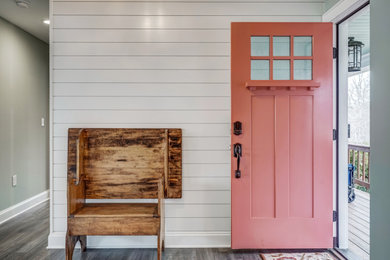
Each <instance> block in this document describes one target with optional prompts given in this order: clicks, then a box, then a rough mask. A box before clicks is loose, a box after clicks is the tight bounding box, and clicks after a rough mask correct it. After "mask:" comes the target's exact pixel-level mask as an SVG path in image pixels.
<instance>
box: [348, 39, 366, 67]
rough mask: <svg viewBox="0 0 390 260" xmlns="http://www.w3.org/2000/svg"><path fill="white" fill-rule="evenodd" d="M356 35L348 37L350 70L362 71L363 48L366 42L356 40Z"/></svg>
mask: <svg viewBox="0 0 390 260" xmlns="http://www.w3.org/2000/svg"><path fill="white" fill-rule="evenodd" d="M354 39H355V37H348V71H349V72H355V71H360V69H361V68H362V48H363V46H364V44H363V43H362V42H359V41H355V40H354Z"/></svg>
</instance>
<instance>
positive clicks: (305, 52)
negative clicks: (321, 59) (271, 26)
mask: <svg viewBox="0 0 390 260" xmlns="http://www.w3.org/2000/svg"><path fill="white" fill-rule="evenodd" d="M294 56H312V38H311V36H295V37H294Z"/></svg>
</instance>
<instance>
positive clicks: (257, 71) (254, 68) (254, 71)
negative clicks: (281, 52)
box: [251, 60, 269, 80]
mask: <svg viewBox="0 0 390 260" xmlns="http://www.w3.org/2000/svg"><path fill="white" fill-rule="evenodd" d="M251 80H269V60H251Z"/></svg>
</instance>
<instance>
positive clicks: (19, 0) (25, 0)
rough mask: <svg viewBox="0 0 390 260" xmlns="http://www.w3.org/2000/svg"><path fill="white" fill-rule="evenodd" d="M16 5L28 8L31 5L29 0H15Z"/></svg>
mask: <svg viewBox="0 0 390 260" xmlns="http://www.w3.org/2000/svg"><path fill="white" fill-rule="evenodd" d="M15 3H16V5H17V6H19V7H22V8H29V7H30V5H31V0H15Z"/></svg>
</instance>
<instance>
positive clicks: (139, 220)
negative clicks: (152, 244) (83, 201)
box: [68, 215, 160, 236]
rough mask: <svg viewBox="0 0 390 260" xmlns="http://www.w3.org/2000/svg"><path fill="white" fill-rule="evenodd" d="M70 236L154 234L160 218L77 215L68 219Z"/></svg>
mask: <svg viewBox="0 0 390 260" xmlns="http://www.w3.org/2000/svg"><path fill="white" fill-rule="evenodd" d="M68 225H69V232H70V235H71V236H80V235H88V236H120V235H123V236H130V235H131V236H135V235H141V236H153V235H154V236H156V235H158V232H159V228H160V218H153V217H151V218H150V217H147V218H146V217H135V218H132V217H104V218H101V217H99V216H97V217H87V218H79V217H77V215H76V216H75V217H74V218H70V219H69V221H68Z"/></svg>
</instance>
